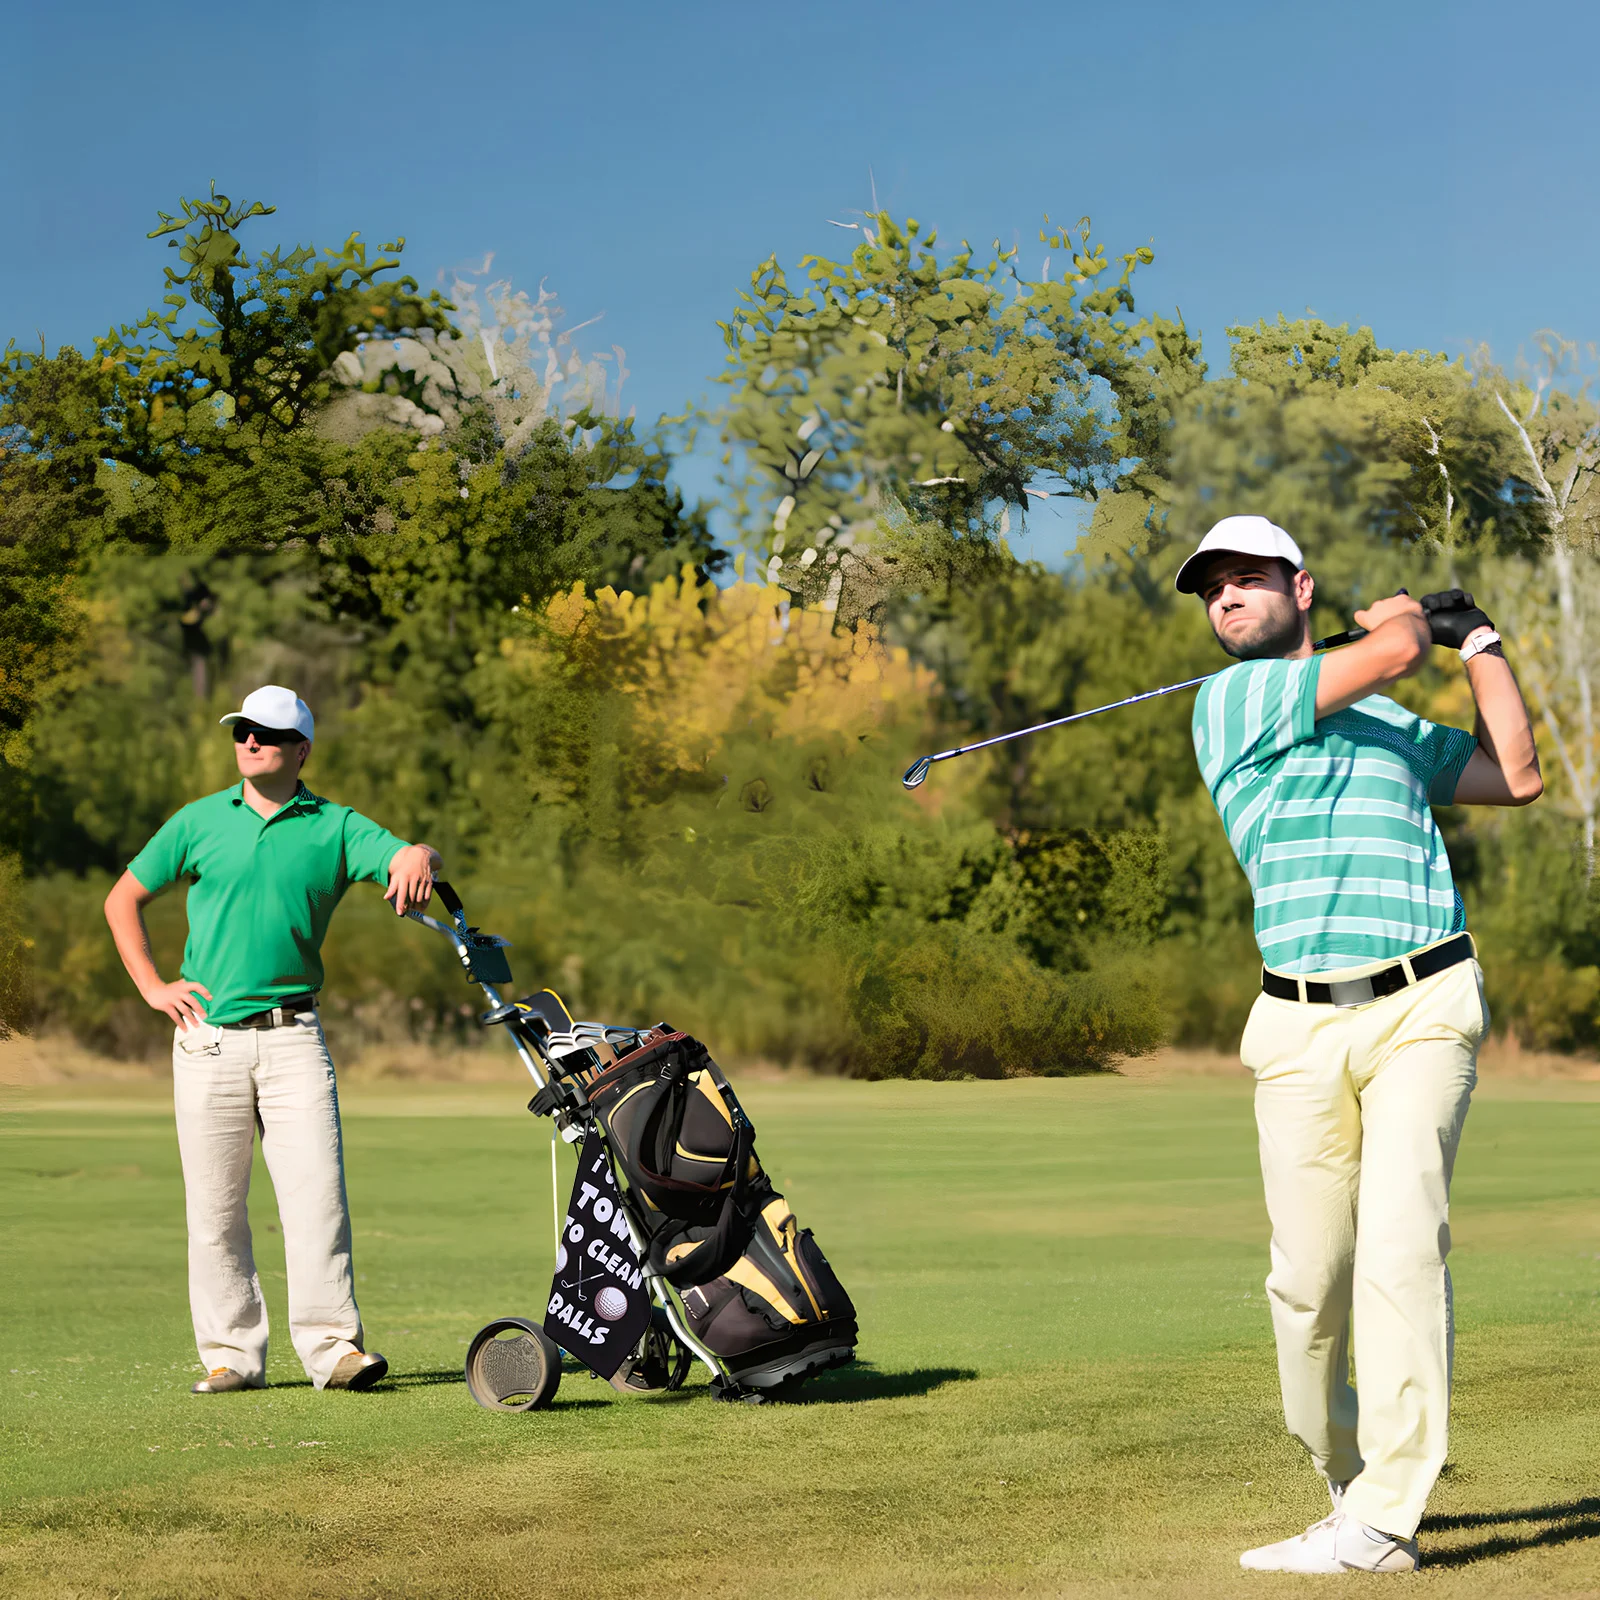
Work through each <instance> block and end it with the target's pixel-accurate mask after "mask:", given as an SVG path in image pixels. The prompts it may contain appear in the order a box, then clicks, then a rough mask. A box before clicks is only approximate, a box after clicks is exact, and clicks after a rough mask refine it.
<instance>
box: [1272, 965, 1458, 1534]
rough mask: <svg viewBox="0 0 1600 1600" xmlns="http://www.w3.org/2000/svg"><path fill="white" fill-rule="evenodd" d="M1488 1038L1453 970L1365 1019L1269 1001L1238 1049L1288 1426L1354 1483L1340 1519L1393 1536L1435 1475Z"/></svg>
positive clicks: (1406, 1527) (1418, 1514) (1404, 1529)
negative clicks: (1246, 1074) (1461, 1182)
mask: <svg viewBox="0 0 1600 1600" xmlns="http://www.w3.org/2000/svg"><path fill="white" fill-rule="evenodd" d="M1375 970H1377V969H1376V967H1374V966H1366V967H1354V968H1351V969H1350V970H1349V971H1348V972H1337V973H1318V974H1317V978H1318V980H1319V981H1324V982H1326V981H1334V982H1337V981H1339V980H1340V979H1343V978H1350V977H1358V976H1361V975H1362V974H1364V973H1370V972H1373V971H1375ZM1488 1025H1489V1013H1488V1009H1487V1007H1486V1006H1485V1005H1484V1000H1483V975H1482V973H1481V971H1480V970H1479V967H1478V964H1477V962H1476V961H1463V962H1461V963H1459V964H1458V965H1456V966H1454V967H1450V968H1447V969H1446V970H1445V971H1444V972H1440V973H1437V974H1435V975H1434V976H1433V977H1431V978H1426V979H1424V980H1423V981H1422V982H1421V983H1418V984H1414V985H1413V986H1412V987H1410V988H1407V989H1403V990H1401V991H1400V993H1399V994H1394V995H1389V996H1388V997H1387V998H1385V999H1382V1000H1377V1001H1374V1002H1373V1003H1371V1004H1370V1005H1365V1006H1353V1007H1349V1008H1340V1007H1336V1006H1327V1005H1300V1004H1298V1003H1297V1002H1295V1001H1292V1000H1275V999H1273V998H1272V997H1271V996H1270V995H1265V994H1264V995H1262V996H1261V998H1260V999H1259V1000H1257V1001H1256V1003H1255V1006H1254V1008H1253V1009H1252V1010H1251V1013H1250V1022H1249V1025H1248V1026H1247V1027H1246V1029H1245V1033H1244V1039H1243V1042H1242V1044H1241V1046H1240V1055H1241V1056H1242V1057H1243V1060H1244V1064H1245V1065H1246V1066H1247V1067H1249V1068H1250V1070H1251V1071H1252V1072H1253V1073H1254V1074H1255V1079H1256V1125H1257V1128H1258V1130H1259V1132H1260V1138H1261V1175H1262V1178H1263V1180H1264V1182H1265V1185H1266V1196H1267V1214H1268V1216H1269V1217H1270V1218H1271V1221H1272V1270H1271V1272H1270V1273H1269V1274H1268V1277H1267V1297H1268V1302H1269V1304H1270V1305H1271V1307H1272V1326H1273V1332H1274V1333H1275V1334H1276V1336H1277V1343H1278V1375H1279V1380H1280V1382H1281V1384H1282V1387H1283V1410H1284V1417H1285V1420H1286V1421H1287V1422H1288V1425H1289V1431H1290V1432H1291V1433H1293V1434H1294V1435H1295V1436H1296V1437H1297V1438H1298V1439H1299V1440H1300V1441H1301V1442H1302V1443H1303V1444H1304V1445H1305V1447H1306V1448H1307V1450H1309V1451H1310V1452H1311V1457H1312V1460H1313V1461H1314V1462H1315V1463H1316V1464H1317V1466H1318V1467H1319V1468H1320V1469H1321V1470H1322V1471H1323V1472H1324V1473H1326V1474H1327V1476H1328V1477H1329V1478H1331V1479H1332V1480H1333V1481H1334V1482H1336V1483H1337V1482H1341V1481H1345V1480H1353V1481H1351V1483H1350V1488H1349V1489H1348V1491H1347V1492H1346V1496H1345V1501H1344V1509H1345V1510H1346V1511H1347V1512H1348V1513H1350V1514H1351V1515H1352V1516H1354V1517H1356V1518H1358V1519H1359V1520H1360V1521H1362V1522H1365V1523H1366V1524H1368V1526H1370V1527H1373V1528H1379V1529H1381V1530H1382V1531H1383V1532H1385V1533H1389V1534H1394V1535H1398V1536H1402V1537H1409V1536H1410V1535H1411V1534H1413V1533H1414V1532H1415V1531H1416V1527H1417V1523H1418V1522H1419V1521H1420V1520H1421V1518H1422V1511H1423V1507H1424V1505H1425V1504H1426V1503H1427V1499H1428V1494H1429V1492H1430V1491H1431V1490H1432V1488H1433V1484H1434V1480H1435V1479H1436V1478H1437V1477H1438V1476H1439V1470H1440V1468H1442V1467H1443V1466H1444V1461H1445V1448H1446V1439H1447V1430H1448V1425H1449V1416H1450V1366H1451V1358H1452V1347H1453V1344H1454V1338H1455V1327H1454V1321H1453V1318H1452V1314H1451V1303H1450V1273H1449V1270H1448V1269H1447V1268H1446V1266H1445V1257H1446V1256H1447V1255H1448V1254H1449V1251H1450V1173H1451V1169H1452V1167H1453V1166H1454V1163H1455V1155H1456V1145H1457V1143H1458V1141H1459V1140H1460V1138H1461V1127H1462V1124H1463V1123H1464V1122H1465V1121H1466V1116H1467V1102H1468V1100H1469V1099H1470V1097H1471V1095H1472V1088H1473V1085H1474V1084H1475V1083H1476V1081H1477V1055H1478V1046H1479V1044H1480V1042H1481V1041H1482V1039H1483V1035H1484V1032H1485V1030H1486V1029H1487V1027H1488ZM1352 1319H1353V1321H1354V1355H1355V1372H1356V1383H1357V1386H1358V1388H1359V1393H1360V1403H1359V1406H1358V1404H1357V1388H1352V1386H1351V1382H1350V1357H1351V1353H1352V1352H1351V1345H1352V1340H1351V1324H1352Z"/></svg>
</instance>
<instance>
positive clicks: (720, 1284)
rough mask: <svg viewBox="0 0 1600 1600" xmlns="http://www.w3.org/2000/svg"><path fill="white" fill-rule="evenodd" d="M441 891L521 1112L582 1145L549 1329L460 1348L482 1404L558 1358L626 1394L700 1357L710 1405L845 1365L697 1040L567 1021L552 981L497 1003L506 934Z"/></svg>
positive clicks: (507, 1397) (717, 1072)
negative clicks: (511, 1068)
mask: <svg viewBox="0 0 1600 1600" xmlns="http://www.w3.org/2000/svg"><path fill="white" fill-rule="evenodd" d="M433 887H434V893H435V894H436V895H437V896H438V898H439V900H440V902H441V903H442V904H443V906H444V907H445V909H446V910H447V911H448V912H449V914H450V920H449V921H448V922H445V921H441V920H439V919H438V918H435V917H430V916H427V915H425V914H424V913H422V912H420V911H414V910H413V911H408V912H407V913H406V915H407V916H408V917H410V918H412V919H413V920H414V921H416V922H420V923H422V924H423V926H424V927H428V928H432V929H434V930H435V931H436V932H438V933H441V934H443V935H444V936H445V937H446V938H447V939H449V940H450V942H451V944H452V945H453V946H454V947H455V951H456V955H457V958H458V959H459V960H460V962H461V965H462V967H463V969H464V970H465V972H466V975H467V978H468V980H469V981H470V982H473V983H476V984H477V985H478V986H479V987H480V988H481V989H482V990H483V992H484V994H485V996H486V997H487V998H488V1001H489V1009H488V1010H487V1011H485V1012H483V1014H482V1015H481V1016H480V1018H479V1021H480V1022H481V1023H482V1024H483V1025H484V1026H485V1027H490V1028H502V1029H504V1030H505V1032H506V1034H507V1035H508V1037H509V1038H510V1040H511V1043H512V1045H513V1047H514V1048H515V1049H516V1052H517V1054H518V1056H520V1057H521V1059H522V1064H523V1066H525V1067H526V1068H527V1069H528V1075H529V1076H530V1077H531V1078H532V1079H533V1082H534V1086H535V1088H536V1090H537V1091H538V1092H537V1093H536V1094H535V1095H534V1097H533V1099H532V1100H530V1101H529V1102H528V1109H529V1110H530V1111H532V1112H534V1113H535V1114H536V1115H538V1116H544V1117H550V1118H552V1119H553V1124H554V1130H553V1131H552V1135H551V1146H550V1168H551V1181H552V1185H553V1184H554V1182H555V1176H556V1165H555V1154H556V1151H555V1132H556V1131H559V1133H560V1135H561V1137H562V1138H563V1139H564V1140H565V1141H566V1142H567V1143H569V1144H575V1145H579V1146H580V1149H579V1154H578V1172H577V1178H576V1181H575V1183H574V1185H573V1189H572V1197H571V1199H570V1200H569V1201H568V1203H567V1210H566V1214H565V1216H564V1217H559V1218H558V1220H557V1223H556V1227H557V1242H556V1270H555V1278H554V1280H553V1282H552V1283H551V1286H550V1297H549V1301H548V1303H547V1305H546V1308H545V1314H544V1318H543V1321H542V1323H540V1322H535V1321H532V1320H530V1319H527V1318H523V1317H510V1316H508V1317H498V1318H496V1319H495V1320H494V1321H493V1322H490V1323H489V1324H487V1325H486V1326H485V1327H483V1328H482V1329H480V1330H479V1332H478V1333H477V1335H476V1336H475V1337H474V1338H473V1340H472V1343H471V1345H470V1346H469V1348H468V1350H467V1362H466V1378H467V1387H468V1389H469V1391H470V1392H471V1394H472V1397H473V1399H474V1400H476V1401H477V1402H478V1404H479V1405H481V1406H485V1407H487V1408H488V1409H490V1410H498V1411H534V1410H538V1409H540V1408H541V1407H544V1406H547V1405H549V1404H550V1401H551V1399H552V1398H553V1397H554V1395H555V1392H556V1388H557V1386H558V1385H559V1383H560V1381H561V1355H562V1352H563V1351H565V1352H566V1354H567V1355H568V1356H570V1357H572V1358H573V1359H574V1360H575V1361H577V1362H578V1363H580V1364H581V1365H583V1366H586V1367H588V1368H589V1369H590V1370H591V1371H592V1372H594V1373H595V1374H596V1375H597V1376H598V1377H601V1378H605V1379H607V1380H609V1381H610V1383H611V1384H612V1385H613V1386H614V1387H615V1388H617V1389H618V1390H620V1391H622V1392H623V1393H632V1394H653V1393H661V1392H664V1391H667V1390H672V1389H677V1388H679V1387H680V1386H681V1385H682V1384H683V1382H684V1380H685V1379H686V1378H687V1377H688V1375H689V1371H690V1369H691V1367H692V1366H693V1364H694V1362H695V1360H697V1359H698V1360H700V1361H703V1362H704V1363H705V1365H706V1366H707V1367H708V1368H709V1369H710V1371H711V1392H712V1395H713V1396H714V1397H715V1398H716V1399H719V1400H744V1401H748V1402H751V1403H756V1404H759V1403H760V1402H762V1401H765V1400H770V1399H777V1398H781V1397H783V1396H785V1395H787V1394H790V1393H792V1392H793V1391H794V1389H796V1388H797V1387H798V1386H799V1385H800V1384H801V1383H803V1382H804V1381H805V1380H806V1379H807V1378H809V1377H811V1376H813V1375H814V1374H815V1373H818V1372H822V1371H825V1370H826V1369H827V1368H829V1367H834V1366H839V1365H842V1364H843V1363H845V1362H848V1361H850V1360H852V1359H854V1356H855V1344H856V1316H855V1307H854V1306H853V1305H852V1304H851V1303H850V1297H849V1295H848V1294H846V1293H845V1291H844V1288H843V1286H842V1285H841V1284H840V1282H839V1280H838V1278H836V1277H835V1276H834V1273H833V1269H832V1268H831V1267H830V1266H829V1265H828V1262H827V1259H826V1258H825V1257H824V1256H823V1254H822V1251H821V1250H820V1249H819V1248H818V1246H817V1244H816V1241H815V1240H814V1239H813V1238H812V1236H811V1230H810V1229H809V1228H801V1227H799V1226H798V1224H797V1223H796V1222H795V1219H794V1214H793V1213H792V1212H791V1211H790V1209H789V1207H788V1205H787V1203H786V1202H785V1201H784V1198H783V1196H782V1195H781V1194H779V1193H778V1192H777V1191H776V1190H775V1189H774V1188H773V1186H772V1182H771V1180H770V1179H769V1178H768V1177H767V1175H766V1173H765V1172H764V1171H763V1170H762V1167H761V1163H760V1161H758V1160H757V1159H756V1154H755V1129H754V1127H752V1126H751V1123H750V1119H749V1118H748V1117H747V1116H746V1115H745V1112H744V1108H743V1107H742V1106H741V1105H740V1104H739V1101H738V1098H737V1097H736V1096H735V1094H734V1092H733V1088H732V1085H730V1084H729V1082H728V1080H727V1078H725V1077H724V1076H723V1074H722V1071H721V1069H720V1068H719V1067H718V1066H717V1064H716V1063H715V1062H714V1061H713V1060H712V1059H711V1057H710V1055H709V1054H708V1053H707V1051H706V1048H705V1046H704V1045H702V1044H701V1043H700V1042H699V1041H698V1040H696V1039H692V1038H690V1037H689V1035H688V1034H685V1033H680V1032H678V1031H677V1030H675V1029H673V1028H672V1027H670V1026H669V1025H668V1024H666V1023H658V1024H656V1025H655V1026H653V1027H648V1028H633V1027H616V1026H611V1025H608V1024H605V1023H598V1022H576V1021H574V1020H573V1018H572V1016H571V1015H570V1014H569V1012H568V1011H567V1008H566V1006H565V1005H564V1004H563V1003H562V1001H561V999H560V998H559V996H557V995H556V994H554V993H553V992H552V991H550V990H549V989H544V990H541V991H540V992H539V993H538V994H535V995H532V996H530V997H529V998H528V999H526V1000H502V999H501V997H500V988H501V986H502V985H509V984H510V983H511V981H512V978H511V967H510V964H509V963H508V961H507V959H506V954H505V951H506V948H507V945H508V941H507V940H505V939H502V938H500V937H498V936H497V935H495V934H484V933H480V932H479V931H478V930H477V929H476V928H473V927H469V926H468V925H467V919H466V913H465V911H464V910H463V908H462V904H461V900H460V897H459V896H458V895H457V894H456V893H455V891H454V890H453V889H452V888H451V886H450V885H449V884H448V883H443V882H435V884H434V886H433Z"/></svg>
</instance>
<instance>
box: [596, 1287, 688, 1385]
mask: <svg viewBox="0 0 1600 1600" xmlns="http://www.w3.org/2000/svg"><path fill="white" fill-rule="evenodd" d="M693 1364H694V1352H693V1351H692V1350H690V1349H689V1348H688V1347H687V1346H685V1345H681V1344H679V1343H678V1338H677V1335H676V1334H674V1333H673V1331H672V1324H671V1323H670V1322H668V1321H667V1314H666V1312H665V1311H663V1310H662V1309H661V1307H660V1306H657V1307H655V1309H654V1310H653V1311H652V1312H651V1314H650V1325H649V1327H647V1328H646V1329H645V1330H644V1335H643V1337H641V1339H640V1340H639V1344H638V1347H637V1348H636V1349H635V1350H634V1352H633V1354H632V1355H631V1356H630V1357H629V1358H628V1359H627V1360H626V1361H624V1362H623V1363H622V1365H621V1366H620V1367H618V1368H617V1370H616V1372H615V1373H614V1374H613V1376H612V1379H611V1387H612V1388H613V1389H616V1390H617V1391H618V1392H619V1393H621V1394H664V1393H666V1392H668V1391H669V1390H672V1389H680V1388H682V1387H683V1380H684V1379H685V1378H687V1377H688V1376H689V1368H690V1367H691V1366H692V1365H693Z"/></svg>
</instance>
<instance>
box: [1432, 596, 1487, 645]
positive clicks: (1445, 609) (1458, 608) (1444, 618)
mask: <svg viewBox="0 0 1600 1600" xmlns="http://www.w3.org/2000/svg"><path fill="white" fill-rule="evenodd" d="M1422 609H1423V610H1424V611H1425V612H1427V614H1428V632H1429V635H1430V637H1431V638H1432V639H1433V642H1434V643H1435V644H1447V645H1449V646H1450V648H1451V649H1452V650H1459V649H1460V648H1461V647H1462V645H1464V644H1465V643H1466V642H1467V640H1468V639H1469V638H1470V637H1471V636H1472V635H1473V634H1474V633H1476V632H1477V631H1478V629H1479V628H1492V627H1493V626H1494V624H1493V623H1492V622H1491V621H1490V620H1489V618H1488V615H1487V614H1486V613H1485V612H1484V611H1482V610H1480V609H1479V608H1478V607H1477V606H1476V605H1474V604H1473V601H1472V596H1471V595H1470V594H1468V593H1467V591H1466V590H1465V589H1441V590H1440V591H1439V593H1438V594H1425V595H1423V597H1422Z"/></svg>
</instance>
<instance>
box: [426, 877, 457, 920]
mask: <svg viewBox="0 0 1600 1600" xmlns="http://www.w3.org/2000/svg"><path fill="white" fill-rule="evenodd" d="M433 892H434V893H435V894H436V895H438V897H439V898H440V899H441V900H442V901H444V908H445V910H446V911H448V912H449V913H450V915H451V916H452V917H459V916H460V915H461V896H460V895H458V894H457V893H456V892H455V890H454V889H452V888H451V887H450V885H449V884H448V883H446V882H445V880H444V879H443V878H435V879H434V880H433Z"/></svg>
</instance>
